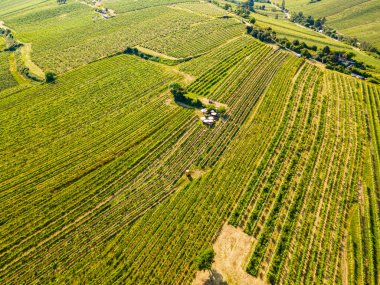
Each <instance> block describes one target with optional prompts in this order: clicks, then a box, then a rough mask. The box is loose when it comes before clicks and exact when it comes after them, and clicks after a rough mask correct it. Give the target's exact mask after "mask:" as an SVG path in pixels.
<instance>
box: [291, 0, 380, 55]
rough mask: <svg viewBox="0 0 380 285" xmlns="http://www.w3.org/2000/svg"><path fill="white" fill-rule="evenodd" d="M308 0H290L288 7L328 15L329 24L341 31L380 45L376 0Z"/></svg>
mask: <svg viewBox="0 0 380 285" xmlns="http://www.w3.org/2000/svg"><path fill="white" fill-rule="evenodd" d="M310 2H311V1H308V0H288V1H286V3H287V5H286V7H287V8H288V9H289V10H290V11H295V12H299V11H302V12H303V13H304V14H306V15H312V16H315V17H326V18H327V24H328V25H330V26H332V27H334V28H336V29H337V30H338V31H339V32H340V33H343V34H345V35H348V36H351V37H357V38H358V39H360V40H362V41H368V42H371V43H373V44H374V45H375V46H376V47H377V48H379V47H380V37H379V34H378V33H377V32H376V31H377V30H379V29H380V21H379V17H378V10H379V9H380V3H379V1H376V0H371V1H365V0H354V1H343V0H327V1H316V2H314V3H310Z"/></svg>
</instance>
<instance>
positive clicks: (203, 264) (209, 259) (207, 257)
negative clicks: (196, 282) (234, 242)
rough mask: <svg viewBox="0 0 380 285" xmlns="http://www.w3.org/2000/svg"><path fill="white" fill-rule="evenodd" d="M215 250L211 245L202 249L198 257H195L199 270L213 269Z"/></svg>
mask: <svg viewBox="0 0 380 285" xmlns="http://www.w3.org/2000/svg"><path fill="white" fill-rule="evenodd" d="M214 257H215V252H214V249H213V248H212V247H209V248H207V249H205V250H204V251H202V252H201V253H200V254H199V255H198V256H197V258H196V259H195V263H196V265H197V268H198V270H201V271H205V270H208V271H210V270H211V266H212V263H213V262H214Z"/></svg>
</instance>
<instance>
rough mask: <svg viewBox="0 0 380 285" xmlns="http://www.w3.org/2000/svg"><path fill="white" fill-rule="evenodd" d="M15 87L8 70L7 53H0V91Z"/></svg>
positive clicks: (14, 81)
mask: <svg viewBox="0 0 380 285" xmlns="http://www.w3.org/2000/svg"><path fill="white" fill-rule="evenodd" d="M15 85H17V82H16V80H15V79H14V78H13V76H12V74H11V72H10V70H9V53H8V52H0V91H1V90H4V89H7V88H9V87H12V86H15Z"/></svg>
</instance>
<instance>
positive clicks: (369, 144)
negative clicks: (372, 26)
mask: <svg viewBox="0 0 380 285" xmlns="http://www.w3.org/2000/svg"><path fill="white" fill-rule="evenodd" d="M0 2H1V1H0ZM27 2H28V3H26V2H24V1H22V0H16V1H13V0H12V1H10V0H4V4H0V5H4V6H3V7H4V9H2V10H0V19H1V20H3V19H4V20H5V22H6V24H7V25H8V26H9V27H11V28H12V30H13V31H15V36H16V37H17V39H19V40H21V41H22V42H24V43H29V44H30V45H31V47H32V49H33V51H32V53H31V55H32V57H31V60H33V62H34V63H36V64H37V65H38V66H39V67H41V68H42V69H43V71H45V72H46V71H48V70H49V71H50V70H52V71H55V72H57V73H58V77H57V79H56V80H55V81H54V82H52V83H36V82H29V81H28V80H27V79H26V78H23V77H22V75H21V74H18V73H17V71H15V70H14V69H12V56H13V53H12V52H0V110H1V112H0V122H1V124H0V157H1V163H0V193H1V194H0V284H194V285H196V283H194V280H195V276H196V274H197V272H198V269H199V268H198V265H197V262H196V260H197V257H199V255H200V253H201V252H203V251H204V250H205V249H207V248H210V247H212V246H213V244H214V243H215V241H216V240H217V238H218V237H219V236H220V235H221V232H222V231H223V230H224V228H225V226H226V225H229V226H230V227H231V228H238V229H241V232H242V233H243V234H244V235H245V236H247V237H249V240H250V241H251V242H250V245H249V246H246V248H244V251H245V252H246V254H247V260H245V261H244V262H245V264H244V268H242V270H244V274H247V275H248V274H249V276H250V278H254V279H255V280H257V281H260V282H262V283H265V284H342V285H343V284H344V285H348V284H362V285H367V284H369V285H377V284H379V283H380V87H379V85H375V84H372V83H368V82H366V81H364V80H358V79H354V78H352V77H351V76H349V75H345V74H342V73H337V72H335V71H331V70H328V69H326V68H324V67H323V66H322V64H318V65H316V64H314V63H313V62H312V61H309V60H306V59H304V58H299V57H296V56H294V55H293V54H292V53H289V52H287V51H285V50H283V49H280V48H279V47H277V46H274V45H266V44H264V43H262V42H259V41H257V40H256V39H254V38H253V37H251V36H249V35H245V34H244V25H243V24H242V23H241V21H239V20H238V19H237V18H235V17H232V16H231V17H223V16H224V15H225V13H226V12H225V11H224V10H222V9H220V8H218V7H217V6H216V5H213V4H211V3H205V2H199V1H181V0H151V1H130V0H125V1H124V0H123V1H122V0H108V1H104V5H106V6H107V7H109V8H111V9H113V10H115V11H116V16H115V17H112V18H110V19H99V18H96V17H97V15H96V13H95V12H94V11H92V10H91V9H92V8H91V7H90V6H89V5H86V3H83V2H81V1H68V3H67V4H64V5H58V4H57V3H56V1H42V0H33V1H27ZM268 23H269V22H268ZM268 23H264V25H267V24H268ZM141 30H144V32H143V33H141V32H140V31H141ZM283 31H284V32H287V33H291V34H293V36H296V34H297V29H296V28H294V30H286V28H283ZM304 36H305V37H307V32H305V33H304ZM313 37H314V34H312V35H310V39H311V40H312V41H314V40H318V38H313ZM1 39H2V38H1V37H0V50H1V43H2V42H1ZM321 39H322V41H324V40H325V39H324V38H321ZM323 44H325V42H323ZM30 45H29V47H30ZM135 46H139V47H142V48H146V49H147V50H151V51H152V52H153V53H157V54H159V53H161V54H163V56H167V57H168V58H171V59H172V61H173V62H174V63H173V62H172V63H171V64H170V65H167V64H165V62H155V61H154V60H151V59H150V60H147V59H144V58H143V57H141V56H140V55H139V54H133V53H131V54H125V53H124V49H125V48H126V47H135ZM173 57H174V59H173ZM176 58H177V59H181V60H178V61H176V60H177V59H176ZM374 60H375V59H374ZM172 83H178V84H180V85H181V86H182V87H183V88H184V89H185V90H186V92H188V93H189V94H191V95H192V96H195V97H196V98H198V97H199V98H204V99H205V100H206V101H208V100H214V101H216V102H219V103H222V104H223V105H225V106H226V114H225V115H224V116H223V117H222V118H220V120H219V121H218V123H217V124H215V126H213V127H208V126H205V125H203V124H202V122H201V121H200V118H199V113H200V112H201V111H200V110H198V109H196V108H192V107H191V106H187V105H183V104H180V103H178V102H176V101H175V100H174V98H173V95H172V94H171V93H170V90H169V86H171V84H172ZM188 173H189V174H188ZM214 273H215V272H214ZM230 273H231V274H230V275H229V276H223V277H224V278H226V279H227V280H226V281H227V282H228V284H235V283H234V279H233V273H232V272H230ZM231 276H232V277H231ZM229 278H230V279H229ZM262 283H258V284H262Z"/></svg>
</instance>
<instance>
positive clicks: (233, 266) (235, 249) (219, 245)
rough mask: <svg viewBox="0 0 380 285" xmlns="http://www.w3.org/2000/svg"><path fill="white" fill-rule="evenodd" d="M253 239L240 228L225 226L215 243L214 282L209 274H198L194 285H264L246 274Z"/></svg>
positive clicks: (259, 280)
mask: <svg viewBox="0 0 380 285" xmlns="http://www.w3.org/2000/svg"><path fill="white" fill-rule="evenodd" d="M252 242H253V238H252V237H250V236H248V235H247V234H245V233H244V232H243V230H242V229H240V228H235V227H233V226H230V225H224V226H223V229H222V231H221V233H220V235H219V237H218V238H217V240H216V241H215V243H214V245H213V247H214V250H215V262H214V263H213V267H212V268H213V276H214V279H213V282H211V281H210V280H209V273H208V272H198V273H197V275H196V277H195V279H194V281H193V283H192V285H203V284H228V285H264V284H267V283H266V282H264V281H263V280H261V279H258V278H255V277H253V276H251V275H249V274H248V273H247V272H245V266H246V263H247V261H248V259H249V256H250V252H251V251H250V248H251V245H252Z"/></svg>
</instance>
